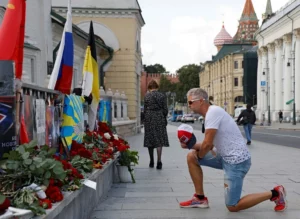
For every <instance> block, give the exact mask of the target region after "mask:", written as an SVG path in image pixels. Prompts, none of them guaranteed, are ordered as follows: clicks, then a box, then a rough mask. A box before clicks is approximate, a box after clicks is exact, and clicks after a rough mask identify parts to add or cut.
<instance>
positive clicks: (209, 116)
mask: <svg viewBox="0 0 300 219" xmlns="http://www.w3.org/2000/svg"><path fill="white" fill-rule="evenodd" d="M205 129H206V130H207V129H217V132H216V135H215V138H214V142H213V144H214V146H215V147H216V149H217V152H218V154H219V155H220V156H221V157H222V158H223V159H224V161H225V162H227V163H230V164H238V163H242V162H243V161H245V160H248V159H249V158H251V155H250V152H249V150H248V147H247V146H246V141H245V139H244V137H243V136H242V133H241V131H240V129H239V128H238V126H237V124H236V123H235V121H234V119H233V118H232V117H231V116H230V115H229V114H228V113H227V112H226V111H225V110H224V109H222V108H221V107H219V106H210V107H209V109H208V111H207V113H206V116H205Z"/></svg>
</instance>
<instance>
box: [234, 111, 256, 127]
mask: <svg viewBox="0 0 300 219" xmlns="http://www.w3.org/2000/svg"><path fill="white" fill-rule="evenodd" d="M241 118H243V120H244V121H247V123H250V124H252V125H254V124H255V122H256V116H255V112H254V111H253V110H251V109H250V110H247V109H246V110H243V111H242V112H241V114H240V115H239V117H238V119H237V122H239V121H240V119H241Z"/></svg>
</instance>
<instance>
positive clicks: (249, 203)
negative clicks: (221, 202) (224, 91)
mask: <svg viewBox="0 0 300 219" xmlns="http://www.w3.org/2000/svg"><path fill="white" fill-rule="evenodd" d="M223 165H224V171H225V182H224V186H225V202H226V207H227V209H228V210H229V211H231V212H238V211H241V210H245V209H248V208H251V207H253V206H255V205H257V204H259V203H261V202H264V201H267V200H271V201H275V203H276V206H275V211H283V210H284V209H285V207H286V205H285V191H284V188H283V186H277V187H275V188H274V189H273V190H271V191H268V192H262V193H256V194H249V195H246V196H244V197H242V198H241V199H240V196H241V193H242V187H243V180H244V177H245V175H246V173H247V172H248V170H249V169H250V166H251V160H248V161H244V162H243V163H241V164H237V165H230V164H226V163H225V164H223Z"/></svg>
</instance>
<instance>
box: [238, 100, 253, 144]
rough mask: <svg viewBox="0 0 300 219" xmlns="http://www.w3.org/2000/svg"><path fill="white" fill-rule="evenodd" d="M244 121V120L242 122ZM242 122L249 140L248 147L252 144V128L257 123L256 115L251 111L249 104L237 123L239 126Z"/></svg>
mask: <svg viewBox="0 0 300 219" xmlns="http://www.w3.org/2000/svg"><path fill="white" fill-rule="evenodd" d="M241 119H242V120H241ZM240 120H241V123H242V124H243V126H244V131H245V135H246V138H247V145H250V144H251V137H252V126H253V125H254V124H255V122H256V115H255V112H254V111H253V110H252V109H251V105H250V104H247V107H246V109H245V110H243V111H242V112H241V114H240V115H239V117H238V119H237V123H238V124H239V123H240Z"/></svg>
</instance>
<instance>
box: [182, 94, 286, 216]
mask: <svg viewBox="0 0 300 219" xmlns="http://www.w3.org/2000/svg"><path fill="white" fill-rule="evenodd" d="M187 99H188V104H189V107H190V109H191V110H193V111H194V112H195V113H199V114H201V115H202V116H204V117H205V137H204V140H203V142H202V143H196V141H193V139H195V138H193V137H190V140H189V139H187V140H186V138H185V137H186V136H178V137H179V138H180V139H185V142H186V143H183V142H182V141H180V143H181V147H182V148H184V149H193V150H191V151H190V152H189V153H188V155H187V164H188V169H189V173H190V175H191V178H192V181H193V183H194V187H195V194H194V195H193V197H192V198H191V199H190V200H188V201H184V202H180V207H182V208H208V207H209V202H208V198H207V197H206V196H205V193H204V189H203V171H202V166H208V167H211V168H215V169H221V170H223V171H224V191H225V204H226V207H227V209H228V210H229V211H230V212H238V211H241V210H244V209H248V208H251V207H253V206H255V205H257V204H259V203H261V202H263V201H266V200H270V201H273V202H274V203H275V208H274V210H275V211H284V210H285V209H286V191H285V188H284V187H283V186H282V185H279V186H276V187H274V188H273V189H272V190H270V191H266V192H262V193H256V194H249V195H246V196H244V197H242V198H241V194H242V189H243V181H244V178H245V176H246V174H247V173H248V171H249V169H250V167H251V155H250V152H249V149H248V147H247V146H246V143H245V141H244V138H243V136H242V133H241V131H240V130H239V128H238V126H237V124H236V123H235V121H234V120H233V119H232V118H231V116H230V115H229V114H228V113H227V112H226V111H225V110H224V109H222V108H221V107H219V106H214V105H210V104H209V101H208V96H207V93H206V91H205V90H203V89H200V88H194V89H191V90H190V91H189V92H188V93H187ZM187 136H191V135H187ZM194 142H195V143H194ZM214 148H215V149H216V150H215V149H214Z"/></svg>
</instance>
